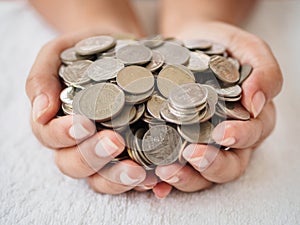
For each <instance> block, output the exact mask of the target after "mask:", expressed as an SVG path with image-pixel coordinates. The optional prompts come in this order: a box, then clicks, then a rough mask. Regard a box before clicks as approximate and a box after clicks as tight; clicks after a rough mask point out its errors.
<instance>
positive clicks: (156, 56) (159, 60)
mask: <svg viewBox="0 0 300 225" xmlns="http://www.w3.org/2000/svg"><path fill="white" fill-rule="evenodd" d="M164 62H165V58H164V56H163V55H162V54H160V53H159V52H157V51H152V59H151V62H150V63H149V64H148V65H147V66H146V68H147V69H148V70H150V71H151V72H154V71H156V70H158V69H160V68H161V67H162V66H163V64H164Z"/></svg>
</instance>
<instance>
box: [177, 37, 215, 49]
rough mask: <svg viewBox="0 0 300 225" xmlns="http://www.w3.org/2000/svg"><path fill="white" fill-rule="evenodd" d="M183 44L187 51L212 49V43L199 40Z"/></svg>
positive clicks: (187, 41) (185, 41) (186, 41)
mask: <svg viewBox="0 0 300 225" xmlns="http://www.w3.org/2000/svg"><path fill="white" fill-rule="evenodd" d="M183 44H184V46H185V47H186V48H188V49H192V50H194V49H202V50H205V49H209V48H211V47H212V43H211V42H210V41H206V40H201V39H193V40H184V41H183Z"/></svg>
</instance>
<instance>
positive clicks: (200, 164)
mask: <svg viewBox="0 0 300 225" xmlns="http://www.w3.org/2000/svg"><path fill="white" fill-rule="evenodd" d="M190 162H191V163H192V164H193V166H195V167H196V168H197V169H198V170H199V171H200V172H203V171H204V170H206V169H207V167H208V166H209V165H210V162H209V161H208V160H207V159H206V158H205V157H198V158H193V159H191V160H190Z"/></svg>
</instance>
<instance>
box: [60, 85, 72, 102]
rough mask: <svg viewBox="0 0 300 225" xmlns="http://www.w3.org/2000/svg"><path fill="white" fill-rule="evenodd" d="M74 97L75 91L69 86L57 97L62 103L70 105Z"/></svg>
mask: <svg viewBox="0 0 300 225" xmlns="http://www.w3.org/2000/svg"><path fill="white" fill-rule="evenodd" d="M74 95H75V90H74V88H73V87H72V86H70V87H67V88H65V89H64V90H62V91H61V92H60V95H59V96H60V100H61V102H62V103H65V104H69V105H72V103H73V98H74Z"/></svg>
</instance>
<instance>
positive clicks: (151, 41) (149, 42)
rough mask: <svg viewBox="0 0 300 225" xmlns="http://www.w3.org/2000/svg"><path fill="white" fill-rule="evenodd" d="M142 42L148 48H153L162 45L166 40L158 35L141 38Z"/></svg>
mask: <svg viewBox="0 0 300 225" xmlns="http://www.w3.org/2000/svg"><path fill="white" fill-rule="evenodd" d="M140 43H141V44H143V45H145V46H146V47H148V48H151V49H153V48H157V47H159V46H161V45H162V44H163V43H164V40H163V39H162V37H161V36H160V35H156V36H154V37H150V38H146V39H142V40H140Z"/></svg>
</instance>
